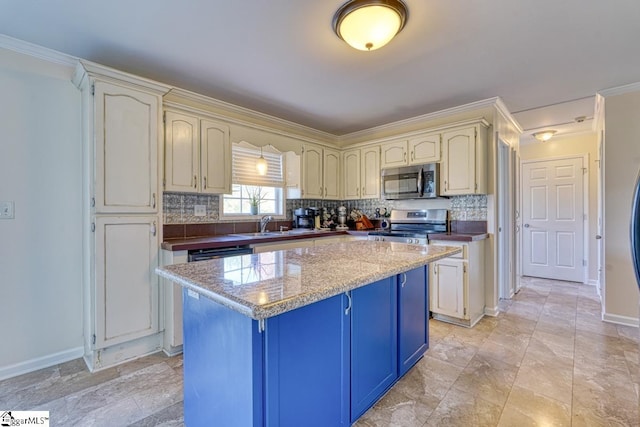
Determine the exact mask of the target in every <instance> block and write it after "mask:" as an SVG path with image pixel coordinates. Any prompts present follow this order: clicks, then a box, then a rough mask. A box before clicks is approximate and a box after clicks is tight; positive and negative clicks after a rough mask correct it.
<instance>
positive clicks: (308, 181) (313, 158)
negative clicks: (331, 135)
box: [302, 145, 324, 199]
mask: <svg viewBox="0 0 640 427" xmlns="http://www.w3.org/2000/svg"><path fill="white" fill-rule="evenodd" d="M323 194H324V185H323V182H322V148H319V147H313V146H308V145H307V146H305V147H304V151H303V152H302V197H303V198H305V199H321V198H322V195H323Z"/></svg>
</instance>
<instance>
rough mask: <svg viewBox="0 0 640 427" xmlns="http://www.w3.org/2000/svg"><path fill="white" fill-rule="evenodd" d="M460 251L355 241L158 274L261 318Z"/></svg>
mask: <svg viewBox="0 0 640 427" xmlns="http://www.w3.org/2000/svg"><path fill="white" fill-rule="evenodd" d="M460 251H461V249H460V248H459V247H449V246H430V245H427V246H423V245H408V244H404V243H389V242H373V241H349V242H341V243H336V244H334V245H325V246H318V247H311V248H299V249H292V250H286V251H274V252H264V253H260V254H253V255H240V256H235V257H229V258H219V259H213V260H209V261H200V262H192V263H185V264H174V265H169V266H166V267H162V268H158V269H156V272H157V273H158V274H159V275H161V276H163V277H166V278H167V279H169V280H172V281H174V282H176V283H178V284H180V285H182V286H184V287H187V288H188V289H190V290H191V291H192V292H196V293H198V294H200V295H202V296H205V297H207V298H210V299H212V300H213V301H216V302H218V303H220V304H222V305H224V306H226V307H229V308H230V309H232V310H235V311H237V312H239V313H242V314H244V315H246V316H248V317H250V318H252V319H256V320H261V319H266V318H269V317H272V316H276V315H278V314H281V313H284V312H287V311H290V310H293V309H296V308H298V307H302V306H305V305H309V304H312V303H314V302H317V301H321V300H324V299H326V298H330V297H332V296H334V295H338V294H340V293H342V292H347V291H350V290H352V289H355V288H358V287H360V286H364V285H367V284H369V283H373V282H375V281H377V280H380V279H384V278H386V277H389V276H392V275H395V274H399V273H403V272H406V271H409V270H411V269H414V268H417V267H420V266H422V265H425V264H428V263H430V262H433V261H436V260H439V259H441V258H446V257H448V256H450V255H453V254H456V253H458V252H460Z"/></svg>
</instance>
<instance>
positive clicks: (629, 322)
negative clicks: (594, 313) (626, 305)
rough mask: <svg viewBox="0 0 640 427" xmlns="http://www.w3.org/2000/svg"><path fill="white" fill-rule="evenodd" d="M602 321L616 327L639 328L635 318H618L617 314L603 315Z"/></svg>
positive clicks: (639, 324) (639, 323)
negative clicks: (613, 324)
mask: <svg viewBox="0 0 640 427" xmlns="http://www.w3.org/2000/svg"><path fill="white" fill-rule="evenodd" d="M602 320H603V321H605V322H609V323H615V324H617V325H624V326H633V327H635V328H637V327H638V326H640V322H639V321H638V318H636V317H627V316H619V315H617V314H607V313H604V314H603V315H602Z"/></svg>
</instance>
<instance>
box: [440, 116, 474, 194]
mask: <svg viewBox="0 0 640 427" xmlns="http://www.w3.org/2000/svg"><path fill="white" fill-rule="evenodd" d="M442 145H443V149H442V157H443V162H442V179H441V184H440V185H441V187H440V192H441V193H442V194H444V195H456V194H474V193H475V192H476V188H477V186H476V154H475V152H476V128H475V127H473V126H472V127H469V128H464V129H458V130H454V131H450V132H445V133H443V134H442Z"/></svg>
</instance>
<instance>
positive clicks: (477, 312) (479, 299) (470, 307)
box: [429, 240, 485, 327]
mask: <svg viewBox="0 0 640 427" xmlns="http://www.w3.org/2000/svg"><path fill="white" fill-rule="evenodd" d="M429 243H430V244H433V245H443V246H460V247H461V248H462V253H460V254H456V255H453V256H451V257H448V258H444V259H441V260H438V261H436V262H434V263H433V264H431V268H430V275H431V277H430V282H429V283H430V286H429V288H430V292H431V297H430V310H431V313H432V315H433V318H434V319H437V320H442V321H445V322H450V323H455V324H458V325H462V326H468V327H471V326H473V325H475V324H476V323H477V322H478V321H479V320H480V319H481V318H482V317H483V316H484V305H485V304H484V249H483V248H484V241H483V240H482V241H476V242H464V243H461V242H453V241H432V242H429Z"/></svg>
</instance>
